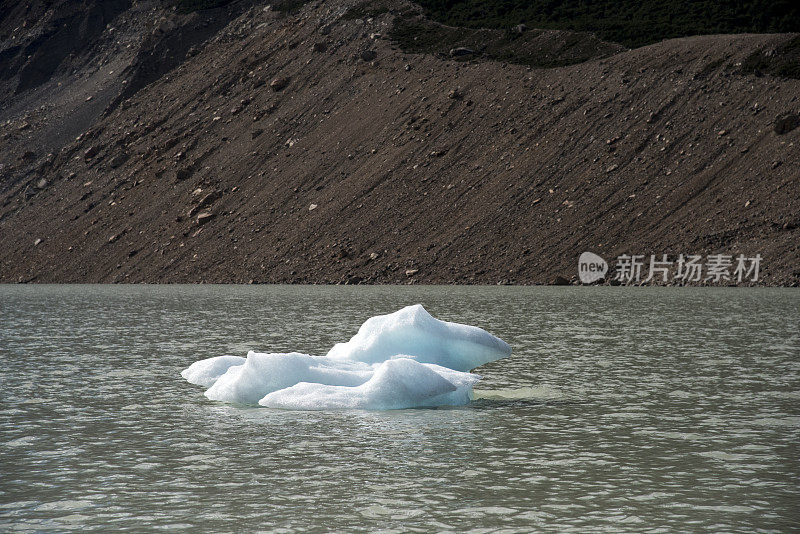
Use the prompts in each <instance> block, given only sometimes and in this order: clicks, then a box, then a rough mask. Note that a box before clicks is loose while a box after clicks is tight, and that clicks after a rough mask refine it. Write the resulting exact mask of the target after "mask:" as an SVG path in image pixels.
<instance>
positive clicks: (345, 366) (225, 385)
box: [206, 351, 374, 404]
mask: <svg viewBox="0 0 800 534" xmlns="http://www.w3.org/2000/svg"><path fill="white" fill-rule="evenodd" d="M373 372H374V371H373V369H372V367H370V366H369V365H365V364H360V363H357V362H335V361H331V360H329V359H328V358H324V357H322V356H309V355H308V354H300V353H299V352H290V353H288V354H262V353H258V352H252V351H250V352H249V353H248V354H247V360H246V361H245V362H244V365H240V366H236V367H231V368H230V369H228V371H227V372H226V373H225V374H224V375H222V376H221V377H219V379H218V380H217V381H216V382H214V385H212V386H211V387H210V388H209V389H208V391H206V397H208V398H209V399H211V400H217V401H227V402H238V403H241V404H256V403H258V401H259V400H260V399H261V398H262V397H264V396H265V395H267V394H269V393H272V392H274V391H279V390H281V389H284V388H288V387H291V386H294V385H295V384H298V383H300V382H313V383H317V384H325V385H329V386H349V387H353V386H359V385H361V384H363V383H364V382H366V381H367V380H369V379H370V377H371V376H372V374H373Z"/></svg>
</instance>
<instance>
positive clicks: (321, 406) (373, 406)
mask: <svg viewBox="0 0 800 534" xmlns="http://www.w3.org/2000/svg"><path fill="white" fill-rule="evenodd" d="M510 354H511V347H510V346H509V345H508V344H507V343H505V342H504V341H502V340H501V339H499V338H497V337H495V336H493V335H491V334H489V333H488V332H486V331H485V330H483V329H481V328H478V327H476V326H469V325H463V324H457V323H450V322H446V321H440V320H438V319H436V318H434V317H433V316H431V315H430V314H429V313H428V312H427V311H426V310H425V308H423V307H422V306H421V305H419V304H417V305H414V306H408V307H406V308H402V309H401V310H398V311H396V312H394V313H390V314H388V315H380V316H376V317H372V318H370V319H368V320H367V321H366V322H365V323H364V324H363V325H361V328H359V330H358V332H357V333H356V335H355V336H353V337H352V338H351V339H350V340H349V341H347V342H345V343H337V344H336V345H334V347H333V348H332V349H331V350H330V351H328V353H327V354H326V355H325V356H312V355H309V354H301V353H299V352H290V353H260V352H254V351H250V352H249V353H248V354H247V357H246V358H242V357H240V356H217V357H213V358H208V359H205V360H200V361H197V362H195V363H193V364H192V365H190V366H189V367H188V368H187V369H185V370H184V371H183V372H182V373H181V376H183V378H184V379H186V380H187V381H188V382H190V383H192V384H195V385H199V386H203V387H206V388H208V389H207V390H206V392H205V395H206V397H207V398H209V399H211V400H215V401H223V402H231V403H239V404H250V405H261V406H265V407H269V408H283V409H297V410H342V409H365V410H391V409H403V408H418V407H434V406H459V405H465V404H467V403H469V402H470V400H471V399H472V388H473V386H474V385H475V384H476V383H477V382H478V381H479V380H480V379H481V377H480V376H479V375H477V374H473V373H470V372H469V371H471V370H472V369H474V368H475V367H478V366H480V365H483V364H485V363H489V362H492V361H495V360H498V359H500V358H505V357H507V356H509V355H510Z"/></svg>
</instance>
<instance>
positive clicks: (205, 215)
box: [197, 211, 214, 226]
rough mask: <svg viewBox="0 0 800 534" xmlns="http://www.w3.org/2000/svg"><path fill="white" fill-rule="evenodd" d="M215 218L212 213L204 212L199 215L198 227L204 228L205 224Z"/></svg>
mask: <svg viewBox="0 0 800 534" xmlns="http://www.w3.org/2000/svg"><path fill="white" fill-rule="evenodd" d="M213 218H214V214H213V213H211V212H210V211H204V212H202V213H198V214H197V225H198V226H203V225H204V224H206V223H207V222H208V221H210V220H211V219H213Z"/></svg>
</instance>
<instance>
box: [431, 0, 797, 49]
mask: <svg viewBox="0 0 800 534" xmlns="http://www.w3.org/2000/svg"><path fill="white" fill-rule="evenodd" d="M417 3H418V4H420V5H421V6H422V7H423V8H424V9H425V12H426V14H427V15H428V16H429V17H431V18H432V19H434V20H436V21H438V22H441V23H443V24H447V25H450V26H463V27H467V28H496V29H508V28H512V27H514V26H515V25H517V24H526V25H528V26H529V27H535V28H551V29H562V30H575V31H587V32H592V33H594V34H595V35H597V36H598V37H599V38H600V39H602V40H604V41H611V42H615V43H620V44H623V45H625V46H627V47H638V46H643V45H647V44H651V43H655V42H658V41H661V40H664V39H670V38H673V37H684V36H688V35H705V34H717V33H784V32H800V2H797V0H753V1H741V0H740V1H730V0H728V1H717V0H688V1H683V0H595V1H586V0H539V1H530V0H417Z"/></svg>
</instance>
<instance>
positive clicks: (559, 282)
mask: <svg viewBox="0 0 800 534" xmlns="http://www.w3.org/2000/svg"><path fill="white" fill-rule="evenodd" d="M550 285H551V286H568V285H569V280H567V279H566V278H564V277H563V276H561V275H558V276H556V277H555V278H553V280H552V281H551V282H550Z"/></svg>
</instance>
